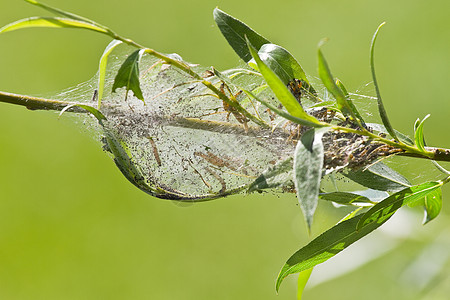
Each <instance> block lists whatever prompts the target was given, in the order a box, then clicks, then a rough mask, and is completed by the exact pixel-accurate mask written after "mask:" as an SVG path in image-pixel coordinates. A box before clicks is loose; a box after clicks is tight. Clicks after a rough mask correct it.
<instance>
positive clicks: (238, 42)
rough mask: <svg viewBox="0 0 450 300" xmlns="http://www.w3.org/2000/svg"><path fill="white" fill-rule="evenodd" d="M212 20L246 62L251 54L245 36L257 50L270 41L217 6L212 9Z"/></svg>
mask: <svg viewBox="0 0 450 300" xmlns="http://www.w3.org/2000/svg"><path fill="white" fill-rule="evenodd" d="M214 21H215V22H216V24H217V26H219V29H220V31H221V32H222V34H223V36H224V37H225V39H226V40H227V41H228V44H230V46H231V47H232V48H233V50H234V51H235V52H236V53H237V55H239V57H240V58H242V59H243V60H244V61H245V62H246V63H247V62H248V61H249V60H250V59H251V58H252V55H251V54H250V52H249V49H248V46H247V42H246V41H245V37H247V38H248V39H249V41H250V42H251V44H252V45H253V46H254V47H256V49H258V50H259V49H260V48H261V46H262V45H264V44H268V43H270V42H269V41H268V40H267V39H266V38H264V37H263V36H261V35H260V34H258V33H256V32H255V31H254V30H253V29H251V28H250V27H248V26H247V25H246V24H244V23H243V22H241V21H239V20H238V19H236V18H234V17H232V16H230V15H229V14H227V13H225V12H224V11H222V10H220V9H218V8H216V9H214Z"/></svg>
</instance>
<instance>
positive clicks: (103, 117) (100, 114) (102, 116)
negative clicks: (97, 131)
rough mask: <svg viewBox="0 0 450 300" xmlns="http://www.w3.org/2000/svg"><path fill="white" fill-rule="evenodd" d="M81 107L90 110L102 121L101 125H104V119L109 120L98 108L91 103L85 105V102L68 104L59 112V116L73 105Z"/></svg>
mask: <svg viewBox="0 0 450 300" xmlns="http://www.w3.org/2000/svg"><path fill="white" fill-rule="evenodd" d="M75 106H77V107H81V108H82V109H84V110H86V111H88V112H90V113H91V114H92V115H93V116H94V117H95V118H96V119H97V120H98V122H99V123H100V125H103V121H104V120H107V119H106V117H105V116H104V115H103V114H102V113H101V112H100V111H99V110H98V109H96V108H94V107H92V106H89V105H85V104H71V105H68V106H66V107H65V108H64V109H62V110H61V112H60V113H59V116H62V115H63V114H64V113H65V112H66V111H67V110H69V109H71V108H72V107H75Z"/></svg>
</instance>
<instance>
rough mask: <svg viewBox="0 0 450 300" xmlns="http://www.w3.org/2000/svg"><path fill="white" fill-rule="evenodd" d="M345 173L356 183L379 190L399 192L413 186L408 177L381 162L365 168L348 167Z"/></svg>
mask: <svg viewBox="0 0 450 300" xmlns="http://www.w3.org/2000/svg"><path fill="white" fill-rule="evenodd" d="M343 175H344V176H346V177H348V178H350V179H351V180H353V181H354V182H356V183H359V184H361V185H363V186H365V187H368V188H371V189H374V190H378V191H390V192H398V191H400V190H402V189H404V188H405V187H409V186H411V184H410V183H409V181H408V179H406V178H405V177H403V176H402V175H401V174H399V173H398V172H396V171H394V170H392V169H391V168H389V167H388V166H386V165H385V164H383V163H381V162H379V163H377V164H375V165H372V166H370V167H369V168H367V169H365V170H357V171H352V170H349V169H347V170H346V172H345V173H343Z"/></svg>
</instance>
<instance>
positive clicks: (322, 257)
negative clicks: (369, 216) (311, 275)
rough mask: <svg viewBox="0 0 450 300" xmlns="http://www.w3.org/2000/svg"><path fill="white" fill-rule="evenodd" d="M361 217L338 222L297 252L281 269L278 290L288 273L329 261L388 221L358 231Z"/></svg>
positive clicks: (372, 224) (277, 284)
mask: <svg viewBox="0 0 450 300" xmlns="http://www.w3.org/2000/svg"><path fill="white" fill-rule="evenodd" d="M361 217H362V215H358V216H356V217H353V218H351V219H347V220H344V221H342V222H340V223H338V224H337V225H335V226H333V227H332V228H330V229H328V230H327V231H325V232H324V233H322V234H321V235H319V236H318V237H317V238H315V239H314V240H312V241H311V242H310V243H309V244H308V245H306V246H305V247H303V248H302V249H300V250H298V251H297V252H295V253H294V254H293V255H292V256H291V257H290V258H289V259H288V260H287V261H286V264H285V265H284V266H283V268H282V269H281V271H280V274H279V275H278V278H277V283H276V290H277V291H278V290H279V288H280V285H281V282H282V281H283V279H284V278H286V277H287V276H288V275H290V274H295V273H299V272H302V271H304V270H308V269H311V268H312V267H314V266H316V265H318V264H320V263H323V262H325V261H327V260H328V259H330V258H332V257H333V256H335V255H336V254H338V253H339V252H341V251H342V250H344V249H346V248H347V247H348V246H350V245H351V244H353V243H354V242H356V241H357V240H359V239H361V238H363V237H364V236H366V235H367V234H369V233H370V232H372V231H373V230H375V229H377V228H378V227H380V226H381V225H382V224H383V223H384V222H386V221H387V219H385V220H384V221H383V223H371V224H369V225H367V226H364V227H363V228H362V229H361V230H359V231H357V230H356V224H358V222H359V220H360V219H361Z"/></svg>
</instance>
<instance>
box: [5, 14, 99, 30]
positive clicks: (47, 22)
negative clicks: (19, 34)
mask: <svg viewBox="0 0 450 300" xmlns="http://www.w3.org/2000/svg"><path fill="white" fill-rule="evenodd" d="M33 27H47V28H82V29H88V30H93V31H97V32H101V33H106V34H107V33H108V31H107V30H106V29H104V28H101V27H98V26H96V25H94V24H90V23H86V22H83V21H78V20H73V19H65V18H58V17H31V18H27V19H22V20H19V21H16V22H14V23H10V24H8V25H6V26H4V27H2V28H0V33H4V32H8V31H14V30H18V29H24V28H33Z"/></svg>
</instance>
